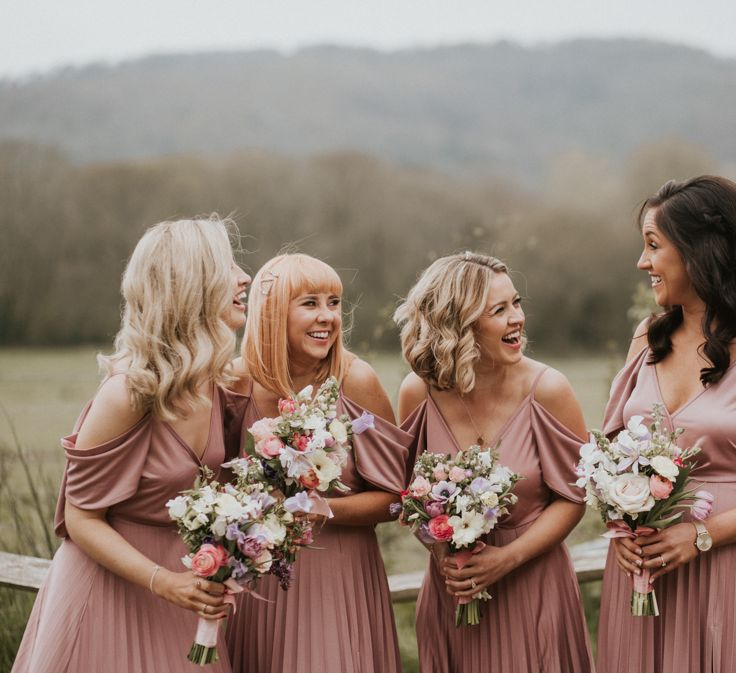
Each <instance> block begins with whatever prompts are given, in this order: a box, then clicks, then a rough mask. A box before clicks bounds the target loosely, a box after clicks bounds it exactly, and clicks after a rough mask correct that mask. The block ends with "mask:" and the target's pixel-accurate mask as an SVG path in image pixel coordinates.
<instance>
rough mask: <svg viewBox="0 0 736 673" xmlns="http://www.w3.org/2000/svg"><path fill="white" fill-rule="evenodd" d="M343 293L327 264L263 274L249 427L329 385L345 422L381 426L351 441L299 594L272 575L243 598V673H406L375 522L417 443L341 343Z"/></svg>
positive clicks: (247, 388) (254, 328)
mask: <svg viewBox="0 0 736 673" xmlns="http://www.w3.org/2000/svg"><path fill="white" fill-rule="evenodd" d="M341 295H342V284H341V282H340V279H339V277H338V275H337V274H336V273H335V271H334V270H333V269H332V268H331V267H329V266H328V265H327V264H324V263H323V262H321V261H319V260H316V259H314V258H312V257H308V256H307V255H300V254H295V255H282V256H279V257H276V258H274V259H272V260H271V261H269V262H267V263H266V265H265V266H264V267H263V268H262V269H261V270H260V271H259V272H258V274H257V275H256V277H255V280H254V285H253V291H252V292H251V295H250V299H249V318H248V325H247V327H246V335H245V340H244V346H243V358H242V359H240V360H238V361H237V363H236V371H237V373H238V374H239V375H240V381H239V383H238V385H237V390H238V392H240V393H241V394H243V395H245V396H246V397H247V398H248V399H249V404H248V408H247V411H246V417H245V424H244V425H245V427H246V428H247V427H250V426H251V425H252V424H253V423H254V422H255V421H257V420H258V419H259V418H261V417H262V416H276V415H278V411H277V403H278V400H279V398H280V397H287V396H289V395H292V394H294V393H295V392H297V391H299V390H301V389H303V388H304V387H306V386H307V385H310V384H314V385H317V384H319V383H321V382H322V381H324V380H325V379H326V378H327V377H328V376H335V377H337V379H338V380H339V381H340V382H341V397H340V401H339V404H338V413H346V414H348V415H349V416H350V417H351V418H356V417H359V416H360V415H361V414H362V413H363V411H364V410H368V411H370V412H372V413H373V414H375V428H374V429H372V430H369V431H367V432H364V433H362V434H360V435H356V436H355V437H354V438H353V450H352V452H351V455H350V458H349V460H348V463H347V465H346V466H345V467H344V468H343V471H342V475H341V480H342V481H343V482H344V483H345V484H346V485H347V486H349V487H350V489H351V490H350V492H349V493H347V494H341V493H335V494H333V496H332V497H329V498H328V502H329V504H330V507H331V509H332V512H333V514H334V518H332V519H329V520H327V521H324V522H323V524H324V525H323V526H322V527H321V528H319V527H317V529H316V530H317V531H318V532H317V533H316V535H315V540H314V548H307V549H304V550H302V551H301V552H300V555H299V557H298V559H297V562H296V564H295V568H294V571H295V572H294V576H293V579H292V586H291V588H290V589H289V590H288V591H286V592H284V591H283V590H282V589H281V588H279V586H278V582H277V581H276V578H274V577H266V578H264V579H263V580H261V582H260V584H259V585H258V593H259V594H261V595H262V596H263V597H264V598H265V599H266V600H258V599H257V598H254V597H251V596H244V597H242V598H240V600H239V605H238V610H237V612H236V613H235V614H234V615H233V617H232V618H231V619H230V620H229V624H228V631H227V637H228V647H229V651H230V658H231V662H232V667H233V671H235V672H237V673H399V671H400V670H401V664H400V660H399V650H398V644H397V638H396V629H395V626H394V618H393V612H392V609H391V597H390V593H389V589H388V582H387V579H386V572H385V570H384V566H383V561H382V559H381V555H380V551H379V548H378V543H377V540H376V534H375V531H374V527H375V524H376V523H378V522H381V521H387V520H388V519H389V518H390V514H389V506H390V505H391V504H392V503H395V502H398V493H399V492H400V491H401V489H402V488H403V487H404V483H405V480H406V471H407V462H408V447H409V445H410V444H411V440H412V438H411V436H410V435H408V434H407V433H404V432H402V431H401V430H399V429H398V428H397V427H396V426H395V425H394V424H393V423H394V416H393V412H392V410H391V406H390V403H389V401H388V398H387V397H386V393H385V392H384V390H383V388H382V387H381V384H380V383H379V381H378V377H377V376H376V374H375V372H374V371H373V369H372V368H371V367H370V366H369V365H368V364H366V363H365V362H363V361H361V360H359V359H358V358H356V357H355V356H354V355H351V354H350V353H348V352H347V351H346V350H345V348H344V346H343V341H342V338H343V337H342V308H341Z"/></svg>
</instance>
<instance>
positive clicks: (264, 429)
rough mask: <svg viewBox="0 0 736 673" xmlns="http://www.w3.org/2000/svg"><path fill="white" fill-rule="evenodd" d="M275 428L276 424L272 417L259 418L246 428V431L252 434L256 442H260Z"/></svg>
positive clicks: (271, 433)
mask: <svg viewBox="0 0 736 673" xmlns="http://www.w3.org/2000/svg"><path fill="white" fill-rule="evenodd" d="M275 428H276V424H275V423H274V419H273V418H261V419H260V420H258V421H256V422H255V423H253V425H251V426H250V428H248V432H250V434H251V435H253V439H254V440H255V441H256V442H260V441H261V440H263V439H266V438H267V437H270V436H271V435H273V431H274V430H275Z"/></svg>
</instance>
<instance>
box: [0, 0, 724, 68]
mask: <svg viewBox="0 0 736 673" xmlns="http://www.w3.org/2000/svg"><path fill="white" fill-rule="evenodd" d="M622 36H623V37H649V38H653V39H659V40H666V41H668V42H677V43H683V44H687V45H691V46H695V47H700V48H702V49H706V50H708V51H710V52H712V53H714V54H717V55H721V56H728V57H736V2H735V1H734V0H700V2H698V3H695V2H693V1H692V0H534V1H531V0H504V1H503V2H502V1H501V0H43V1H40V0H0V77H8V76H10V77H16V76H22V75H27V74H30V73H35V72H42V71H45V70H49V69H52V68H56V67H59V66H63V65H79V64H84V63H88V62H91V61H105V62H115V61H120V60H125V59H130V58H136V57H139V56H143V55H146V54H150V53H156V52H181V51H206V50H222V49H253V48H257V47H271V48H276V49H279V50H284V51H289V50H293V49H295V48H298V47H301V46H306V45H313V44H320V43H326V42H327V43H332V44H343V45H357V46H371V47H376V48H380V49H398V48H404V47H412V46H432V45H436V44H451V43H457V42H467V41H472V42H489V41H495V40H498V39H509V40H513V41H517V42H521V43H523V44H537V43H540V42H556V41H559V40H563V39H568V38H573V37H622Z"/></svg>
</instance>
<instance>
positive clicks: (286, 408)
mask: <svg viewBox="0 0 736 673" xmlns="http://www.w3.org/2000/svg"><path fill="white" fill-rule="evenodd" d="M295 411H296V402H295V401H294V400H292V399H285V400H279V413H280V414H293V413H294V412H295Z"/></svg>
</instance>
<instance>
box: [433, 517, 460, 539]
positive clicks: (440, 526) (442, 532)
mask: <svg viewBox="0 0 736 673" xmlns="http://www.w3.org/2000/svg"><path fill="white" fill-rule="evenodd" d="M449 518H450V517H449V516H447V514H440V515H439V516H436V517H434V519H430V520H429V523H428V528H429V534H430V535H431V536H432V537H433V538H434V539H435V540H439V541H440V542H446V541H448V540H452V535H453V533H454V531H453V529H452V526H451V525H450V524H449V523H448V521H449Z"/></svg>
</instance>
